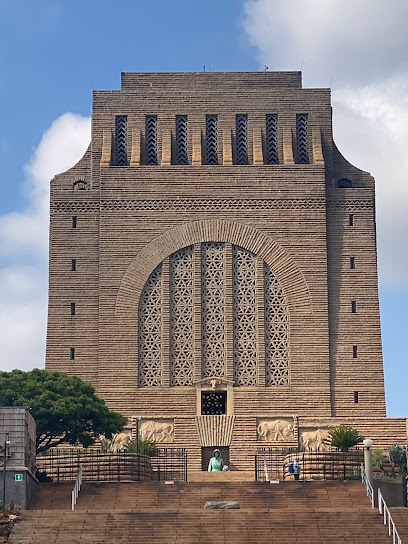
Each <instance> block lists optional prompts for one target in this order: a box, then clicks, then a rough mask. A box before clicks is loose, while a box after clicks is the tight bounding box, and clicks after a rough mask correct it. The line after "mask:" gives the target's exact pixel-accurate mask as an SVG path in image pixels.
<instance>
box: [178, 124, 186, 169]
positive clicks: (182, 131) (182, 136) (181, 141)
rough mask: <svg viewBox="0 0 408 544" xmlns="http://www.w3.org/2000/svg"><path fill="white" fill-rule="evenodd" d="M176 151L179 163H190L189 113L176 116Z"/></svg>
mask: <svg viewBox="0 0 408 544" xmlns="http://www.w3.org/2000/svg"><path fill="white" fill-rule="evenodd" d="M176 152H177V164H188V152H187V115H177V116H176Z"/></svg>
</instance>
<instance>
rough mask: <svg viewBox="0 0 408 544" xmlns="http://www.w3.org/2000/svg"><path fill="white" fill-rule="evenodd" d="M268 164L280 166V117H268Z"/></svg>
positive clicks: (271, 115)
mask: <svg viewBox="0 0 408 544" xmlns="http://www.w3.org/2000/svg"><path fill="white" fill-rule="evenodd" d="M266 162H267V164H278V163H279V157H278V116H277V115H276V114H267V115H266Z"/></svg>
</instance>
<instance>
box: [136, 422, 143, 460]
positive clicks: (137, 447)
mask: <svg viewBox="0 0 408 544" xmlns="http://www.w3.org/2000/svg"><path fill="white" fill-rule="evenodd" d="M141 419H142V417H141V416H138V417H137V418H136V451H137V453H138V454H139V424H140V420H141Z"/></svg>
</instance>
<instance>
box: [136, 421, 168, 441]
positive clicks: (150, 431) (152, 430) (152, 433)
mask: <svg viewBox="0 0 408 544" xmlns="http://www.w3.org/2000/svg"><path fill="white" fill-rule="evenodd" d="M140 436H141V438H142V439H143V440H154V441H155V442H156V443H159V442H174V424H173V422H170V420H169V421H157V420H156V421H154V420H148V421H143V423H142V424H141V425H140Z"/></svg>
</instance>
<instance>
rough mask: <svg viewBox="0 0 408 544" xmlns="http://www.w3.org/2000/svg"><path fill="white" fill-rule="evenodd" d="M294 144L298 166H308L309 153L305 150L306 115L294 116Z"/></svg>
mask: <svg viewBox="0 0 408 544" xmlns="http://www.w3.org/2000/svg"><path fill="white" fill-rule="evenodd" d="M296 142H297V162H298V164H309V153H308V150H307V113H298V114H297V115H296Z"/></svg>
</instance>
